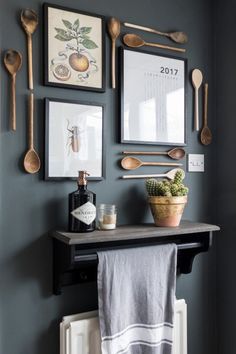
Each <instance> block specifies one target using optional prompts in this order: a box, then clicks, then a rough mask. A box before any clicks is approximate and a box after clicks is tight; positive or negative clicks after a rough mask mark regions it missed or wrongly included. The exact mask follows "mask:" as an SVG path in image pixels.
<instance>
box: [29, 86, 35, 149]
mask: <svg viewBox="0 0 236 354" xmlns="http://www.w3.org/2000/svg"><path fill="white" fill-rule="evenodd" d="M33 148H34V94H33V93H32V92H31V93H30V95H29V149H30V150H32V149H33Z"/></svg>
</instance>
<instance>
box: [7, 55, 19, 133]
mask: <svg viewBox="0 0 236 354" xmlns="http://www.w3.org/2000/svg"><path fill="white" fill-rule="evenodd" d="M4 64H5V67H6V69H7V71H8V72H9V74H10V75H11V122H10V126H11V129H12V130H14V131H15V130H16V73H17V72H18V71H19V70H20V68H21V65H22V55H21V53H20V52H17V51H16V50H13V49H10V50H8V51H7V52H6V53H5V55H4Z"/></svg>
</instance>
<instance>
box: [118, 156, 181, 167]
mask: <svg viewBox="0 0 236 354" xmlns="http://www.w3.org/2000/svg"><path fill="white" fill-rule="evenodd" d="M121 166H122V167H123V168H124V169H125V170H136V168H139V167H141V166H182V164H181V163H173V162H143V161H141V160H139V159H137V158H136V157H130V156H127V157H124V158H123V159H122V160H121Z"/></svg>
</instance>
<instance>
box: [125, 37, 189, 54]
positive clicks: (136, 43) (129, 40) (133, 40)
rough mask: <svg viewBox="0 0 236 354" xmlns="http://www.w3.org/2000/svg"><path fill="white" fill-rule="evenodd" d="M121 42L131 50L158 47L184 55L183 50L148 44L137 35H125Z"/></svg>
mask: <svg viewBox="0 0 236 354" xmlns="http://www.w3.org/2000/svg"><path fill="white" fill-rule="evenodd" d="M123 42H124V44H125V45H127V46H128V47H131V48H139V47H143V46H149V47H158V48H162V49H168V50H173V51H176V52H182V53H184V52H185V51H186V50H185V49H183V48H176V47H170V46H168V45H164V44H159V43H150V42H145V41H144V40H143V39H142V38H141V37H140V36H138V35H137V34H130V33H129V34H125V35H124V37H123Z"/></svg>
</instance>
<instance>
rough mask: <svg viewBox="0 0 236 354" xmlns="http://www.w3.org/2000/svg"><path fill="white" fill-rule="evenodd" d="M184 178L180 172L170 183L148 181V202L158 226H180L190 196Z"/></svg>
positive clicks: (152, 179) (165, 181) (182, 172)
mask: <svg viewBox="0 0 236 354" xmlns="http://www.w3.org/2000/svg"><path fill="white" fill-rule="evenodd" d="M183 178H184V171H182V170H178V171H177V172H176V174H175V176H174V179H173V180H172V181H170V182H169V181H167V180H163V181H160V182H158V181H157V180H156V179H154V178H151V179H147V180H146V189H147V192H148V202H149V205H150V208H151V212H152V215H153V218H154V222H155V225H156V226H169V227H176V226H179V223H180V220H181V217H182V214H183V211H184V207H185V204H186V203H187V194H188V188H187V187H186V186H185V185H184V184H183Z"/></svg>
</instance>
